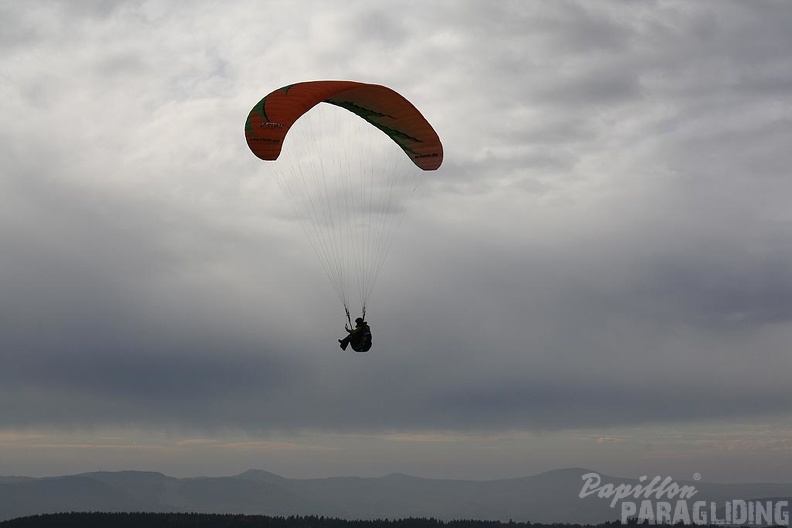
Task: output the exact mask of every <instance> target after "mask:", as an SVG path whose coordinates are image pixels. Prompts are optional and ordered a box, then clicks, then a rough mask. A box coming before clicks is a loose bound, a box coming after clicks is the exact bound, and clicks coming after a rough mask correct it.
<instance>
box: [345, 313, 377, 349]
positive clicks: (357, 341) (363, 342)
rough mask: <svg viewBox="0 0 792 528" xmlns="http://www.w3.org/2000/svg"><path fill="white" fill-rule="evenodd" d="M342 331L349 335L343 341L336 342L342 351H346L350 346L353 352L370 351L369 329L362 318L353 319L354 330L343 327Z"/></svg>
mask: <svg viewBox="0 0 792 528" xmlns="http://www.w3.org/2000/svg"><path fill="white" fill-rule="evenodd" d="M344 330H346V331H347V333H348V334H349V335H348V336H346V337H345V338H344V339H339V340H338V343H339V344H340V345H341V349H342V350H346V349H347V346H349V345H350V344H351V345H352V350H354V351H355V352H368V351H369V350H371V328H370V327H369V325H368V323H367V322H366V321H364V320H363V318H362V317H358V318H357V319H355V328H350V327H348V326H346V325H344Z"/></svg>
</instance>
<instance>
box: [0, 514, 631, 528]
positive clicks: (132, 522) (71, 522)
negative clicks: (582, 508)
mask: <svg viewBox="0 0 792 528" xmlns="http://www.w3.org/2000/svg"><path fill="white" fill-rule="evenodd" d="M617 525H620V523H619V522H618V521H614V522H608V523H604V524H601V525H596V527H595V526H592V525H586V526H587V527H588V528H597V527H603V528H608V527H615V526H617ZM182 527H183V528H188V527H189V528H527V527H531V528H584V527H583V526H581V525H579V524H540V523H530V522H505V523H503V522H499V521H480V520H455V521H440V520H437V519H427V518H408V519H396V520H391V519H375V520H346V519H337V518H331V517H315V516H289V517H270V516H266V515H231V514H203V513H102V512H72V513H52V514H45V515H32V516H29V517H19V518H16V519H10V520H7V521H3V522H0V528H182Z"/></svg>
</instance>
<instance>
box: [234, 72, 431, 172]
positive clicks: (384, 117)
mask: <svg viewBox="0 0 792 528" xmlns="http://www.w3.org/2000/svg"><path fill="white" fill-rule="evenodd" d="M322 102H324V103H330V104H333V105H336V106H339V107H341V108H345V109H346V110H349V111H350V112H352V113H354V114H357V115H358V116H360V117H361V118H363V119H365V120H366V121H367V122H369V123H371V124H372V125H373V126H375V127H377V128H378V129H380V130H381V131H382V132H384V133H385V134H387V135H388V137H390V138H391V139H392V140H393V141H394V142H395V143H396V144H397V145H399V146H400V147H401V148H402V150H404V152H405V153H406V154H407V156H409V158H410V159H411V160H412V161H413V163H415V165H417V166H418V167H419V168H421V169H423V170H435V169H437V168H438V167H439V166H440V164H441V163H442V162H443V145H442V143H440V138H439V137H438V136H437V133H436V132H435V130H434V129H433V128H432V125H430V124H429V122H428V121H427V120H426V118H425V117H424V116H423V115H421V112H419V111H418V109H417V108H415V106H413V104H412V103H410V101H408V100H407V99H405V98H404V97H403V96H401V95H399V94H398V93H397V92H395V91H393V90H391V89H390V88H387V87H385V86H380V85H377V84H365V83H359V82H353V81H311V82H302V83H297V84H291V85H289V86H284V87H283V88H279V89H277V90H275V91H273V92H272V93H270V94H269V95H267V96H266V97H264V98H263V99H262V100H261V101H259V102H258V103H257V104H256V106H254V107H253V109H252V110H251V111H250V114H249V115H248V118H247V121H246V122H245V139H246V140H247V144H248V146H249V147H250V150H251V151H253V154H255V155H256V156H258V157H259V158H261V159H263V160H268V161H272V160H276V159H277V158H278V156H279V155H280V153H281V149H282V148H283V142H284V140H285V138H286V135H287V134H288V132H289V129H290V128H291V126H292V125H293V124H294V122H295V121H297V119H299V118H300V116H302V115H303V114H304V113H306V112H307V111H309V110H310V109H311V108H313V107H314V106H316V105H317V104H319V103H322Z"/></svg>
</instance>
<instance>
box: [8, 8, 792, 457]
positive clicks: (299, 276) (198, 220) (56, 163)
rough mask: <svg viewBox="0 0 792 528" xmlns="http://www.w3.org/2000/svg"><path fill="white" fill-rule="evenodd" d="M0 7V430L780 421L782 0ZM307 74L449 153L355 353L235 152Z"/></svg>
mask: <svg viewBox="0 0 792 528" xmlns="http://www.w3.org/2000/svg"><path fill="white" fill-rule="evenodd" d="M0 9H2V16H3V19H4V20H7V21H9V24H8V25H9V28H10V29H9V31H7V32H4V33H3V36H2V37H1V38H0V57H2V60H3V63H4V64H5V65H7V67H6V68H4V72H3V74H2V77H1V78H0V109H1V110H2V112H3V115H4V120H3V124H2V125H0V139H1V141H0V156H2V158H3V160H4V168H3V170H2V173H0V245H1V246H2V255H3V256H2V266H0V293H1V294H2V298H3V299H4V302H3V304H2V306H0V329H2V331H1V332H0V358H2V361H3V368H2V369H0V380H2V383H1V384H0V387H2V388H0V410H1V411H2V412H0V416H2V423H0V426H2V427H16V426H25V427H37V426H45V425H56V426H58V427H64V428H66V427H72V426H86V427H94V426H96V427H101V426H134V427H154V428H157V427H166V426H175V427H184V428H186V429H196V430H209V431H216V430H221V429H223V428H232V429H243V430H248V431H251V432H253V433H255V434H259V433H262V432H277V431H306V430H309V431H341V432H347V433H361V434H363V433H366V432H375V433H377V434H379V433H390V434H401V435H404V438H423V437H424V435H428V436H427V438H429V437H432V435H435V434H440V435H441V436H442V435H448V434H466V433H467V432H475V433H479V432H481V431H490V432H497V431H514V430H529V431H555V430H570V429H574V428H578V427H581V426H582V425H585V426H586V427H592V428H594V427H598V426H601V427H605V428H613V427H620V426H633V425H635V424H651V423H674V422H689V423H698V422H699V421H703V420H708V419H716V418H718V419H721V418H723V419H729V418H730V417H735V419H737V418H739V417H744V416H754V415H770V414H773V415H776V416H787V415H788V414H789V412H790V407H789V404H788V403H785V402H788V401H792V400H791V399H790V398H789V395H790V394H789V388H788V383H787V380H785V379H783V372H786V371H787V369H788V367H789V366H790V365H789V359H788V353H787V348H788V347H787V343H788V337H789V324H790V318H792V291H790V289H789V287H788V286H787V285H788V284H789V283H790V280H789V279H790V277H789V273H790V272H789V266H788V262H789V261H790V257H791V256H792V251H791V250H792V248H790V245H789V242H788V240H787V239H788V236H787V233H788V227H789V222H790V219H791V218H790V215H789V213H788V207H787V203H786V201H787V200H786V197H787V196H788V195H789V192H790V191H792V188H790V187H791V186H792V184H790V183H789V181H788V178H787V172H788V170H787V168H788V167H789V166H790V162H792V159H791V158H790V154H789V149H788V148H786V145H787V144H788V143H789V139H790V134H791V132H790V131H791V130H792V127H790V114H789V111H788V108H789V97H790V96H789V94H790V93H792V92H791V91H790V90H788V88H789V86H790V84H791V83H792V76H791V75H790V74H789V72H790V71H792V68H790V67H789V66H790V64H789V61H790V58H789V54H788V50H789V49H790V42H789V39H790V36H789V32H788V31H787V30H786V28H787V27H789V23H790V22H792V21H790V18H792V10H790V9H789V8H788V7H787V5H786V4H784V3H775V2H767V3H763V4H761V5H754V4H751V5H750V6H749V5H746V4H744V3H739V2H725V3H724V2H718V3H717V7H716V4H715V3H710V2H701V3H696V4H689V3H683V2H668V3H663V4H656V3H652V2H636V3H631V4H630V5H629V6H627V5H625V4H622V3H611V2H601V3H597V4H589V3H580V2H571V1H569V2H567V1H563V2H553V3H516V4H515V3H498V4H492V3H487V2H480V1H466V2H433V3H431V4H427V5H424V4H420V6H419V5H418V4H409V3H408V4H404V5H400V6H385V5H380V4H372V3H369V2H345V3H344V9H338V6H335V5H334V4H332V3H331V4H328V3H326V2H305V3H301V4H299V6H298V5H296V4H292V3H286V2H273V3H267V4H262V3H260V2H239V3H235V4H234V5H226V4H222V5H219V4H214V3H211V2H209V3H205V2H195V3H193V4H191V6H190V9H189V10H188V9H184V8H183V7H180V6H177V5H164V4H156V3H154V4H152V3H147V2H121V3H105V2H93V3H81V4H80V5H79V6H78V5H71V4H60V3H49V2H43V3H40V4H37V6H35V7H33V8H24V9H22V8H19V7H14V6H11V5H6V6H4V7H2V8H0ZM11 21H13V23H11ZM15 28H16V29H15ZM321 78H352V79H357V80H361V81H369V82H375V83H382V84H386V85H389V86H392V87H394V88H395V89H397V90H399V91H400V92H402V93H404V94H405V95H406V96H407V97H408V98H409V99H410V100H411V101H413V102H414V103H415V104H416V106H417V107H418V108H419V109H421V111H422V112H424V114H425V116H426V117H427V118H428V119H429V120H430V121H431V122H432V123H433V124H434V126H435V127H436V129H437V130H438V132H439V133H440V136H441V138H442V139H443V142H444V147H445V163H444V166H443V167H442V168H441V169H440V170H439V171H437V172H436V173H433V174H431V175H427V176H426V178H425V179H424V181H423V182H422V184H421V186H420V187H419V189H418V191H417V192H416V194H415V196H414V197H413V200H412V202H411V204H410V206H409V208H408V211H407V215H406V217H405V223H404V225H403V229H402V232H401V233H400V235H399V236H398V237H397V238H396V240H395V245H394V248H393V250H392V253H391V256H390V259H389V261H388V263H387V264H386V266H385V268H384V270H383V273H382V275H381V278H380V281H379V283H378V289H377V292H376V294H375V296H374V298H373V303H372V306H371V308H372V309H371V311H370V319H371V321H372V325H373V329H374V341H375V348H374V350H373V351H372V352H371V353H370V354H368V355H350V354H342V353H341V352H340V350H338V349H337V347H336V346H335V339H336V338H337V337H339V336H340V334H341V333H342V332H343V330H342V329H341V325H342V323H343V319H342V316H343V313H342V311H341V309H340V307H338V306H336V305H335V304H334V303H335V297H334V295H333V291H332V289H331V288H330V286H329V285H327V284H326V283H325V282H324V280H323V279H324V277H323V276H322V273H321V269H320V267H319V265H318V264H317V263H316V261H315V260H314V258H313V255H312V253H311V252H310V247H309V246H308V245H307V242H306V241H305V240H304V238H303V236H302V233H301V231H300V227H299V225H297V224H298V223H297V222H295V221H294V218H293V215H292V213H291V212H290V211H289V209H288V207H287V204H286V203H285V202H284V200H283V197H282V196H281V195H280V191H279V189H278V187H277V186H276V185H275V182H274V181H273V179H272V178H270V177H269V174H268V172H267V167H266V164H263V163H262V162H259V160H257V159H255V158H254V157H253V156H251V155H250V153H249V152H248V151H247V149H246V147H245V144H244V141H243V139H242V137H243V136H242V126H243V122H244V118H245V115H246V114H247V112H248V111H249V109H250V107H251V106H252V105H253V104H254V103H255V102H256V101H258V100H259V99H260V98H261V97H262V96H263V95H264V94H265V93H267V92H268V91H270V90H271V89H274V88H276V87H278V86H282V85H286V84H289V83H291V82H295V81H299V80H306V79H321ZM598 436H599V437H602V438H611V437H614V438H618V437H619V435H617V434H602V435H598ZM240 445H241V444H240Z"/></svg>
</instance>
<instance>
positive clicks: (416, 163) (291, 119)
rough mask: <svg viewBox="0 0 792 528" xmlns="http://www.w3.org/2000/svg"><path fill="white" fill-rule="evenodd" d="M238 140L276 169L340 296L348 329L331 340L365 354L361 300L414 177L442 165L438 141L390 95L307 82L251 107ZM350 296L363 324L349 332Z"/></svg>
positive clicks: (377, 88) (359, 86)
mask: <svg viewBox="0 0 792 528" xmlns="http://www.w3.org/2000/svg"><path fill="white" fill-rule="evenodd" d="M319 103H328V104H325V105H320V104H319ZM287 138H288V142H287ZM245 139H246V140H247V144H248V147H250V150H251V151H252V152H253V153H254V154H255V155H256V156H257V157H259V158H261V159H263V160H266V161H274V162H275V163H273V164H272V173H273V175H274V176H275V178H276V180H277V182H278V184H279V186H280V187H281V188H282V189H283V191H284V195H285V197H286V199H287V201H288V202H289V204H290V205H291V207H292V209H293V211H294V213H295V214H296V215H297V217H298V218H299V219H300V221H301V222H302V223H303V227H304V228H305V232H306V234H307V235H308V239H309V241H310V243H311V246H312V247H313V249H314V251H315V252H316V254H317V256H318V257H319V261H320V263H321V265H322V268H323V269H324V271H325V273H326V275H327V276H328V278H329V279H330V282H331V284H332V285H333V287H334V288H335V290H336V292H337V293H338V295H339V298H340V300H341V302H342V304H343V307H344V311H345V314H346V318H347V320H348V321H349V327H345V328H346V329H347V331H348V332H350V334H349V336H347V338H345V339H342V340H339V343H341V346H342V348H346V347H345V346H344V342H345V341H346V343H347V344H352V348H353V349H354V350H357V351H367V350H368V349H369V348H370V347H371V329H370V327H369V326H368V324H367V323H366V322H365V318H366V306H367V303H368V301H369V299H370V296H371V293H372V290H373V286H374V283H375V282H376V280H377V277H378V276H379V272H380V270H381V269H382V266H383V264H384V261H385V257H386V256H387V253H388V251H389V249H390V247H391V244H392V242H393V237H394V235H395V233H396V230H397V229H398V226H399V225H400V223H401V219H402V217H403V213H404V211H405V207H404V206H405V203H406V202H407V200H408V199H409V198H410V196H411V195H412V193H413V191H414V190H415V187H416V185H417V183H418V181H417V180H418V179H419V177H418V175H420V174H422V172H423V171H432V170H435V169H437V168H438V167H440V165H441V163H442V162H443V146H442V144H441V142H440V138H439V137H438V135H437V133H436V132H435V130H434V128H432V126H431V125H430V124H429V122H428V121H427V120H426V118H425V117H424V116H423V115H422V114H421V113H420V112H419V111H418V109H417V108H416V107H415V106H414V105H413V104H412V103H410V102H409V101H408V100H407V99H406V98H405V97H403V96H402V95H400V94H399V93H397V92H395V91H394V90H392V89H390V88H387V87H385V86H381V85H376V84H366V83H360V82H354V81H309V82H301V83H296V84H291V85H288V86H284V87H282V88H278V89H277V90H274V91H273V92H271V93H269V94H268V95H267V96H265V97H264V98H263V99H261V100H260V101H259V102H258V103H256V105H255V106H254V107H253V109H252V110H251V111H250V113H249V115H248V117H247V120H246V122H245ZM287 143H288V144H287ZM394 152H395V153H396V154H394ZM405 155H406V156H405ZM276 160H278V161H276ZM410 162H411V163H410ZM353 292H356V293H357V295H358V300H359V303H360V310H361V312H362V317H360V318H358V319H357V320H359V321H361V323H362V325H360V324H358V325H357V326H356V327H355V328H354V329H353V328H351V325H352V321H351V317H350V311H349V308H350V301H351V295H352V293H353ZM358 349H361V350H358ZM362 349H365V350H362Z"/></svg>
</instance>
